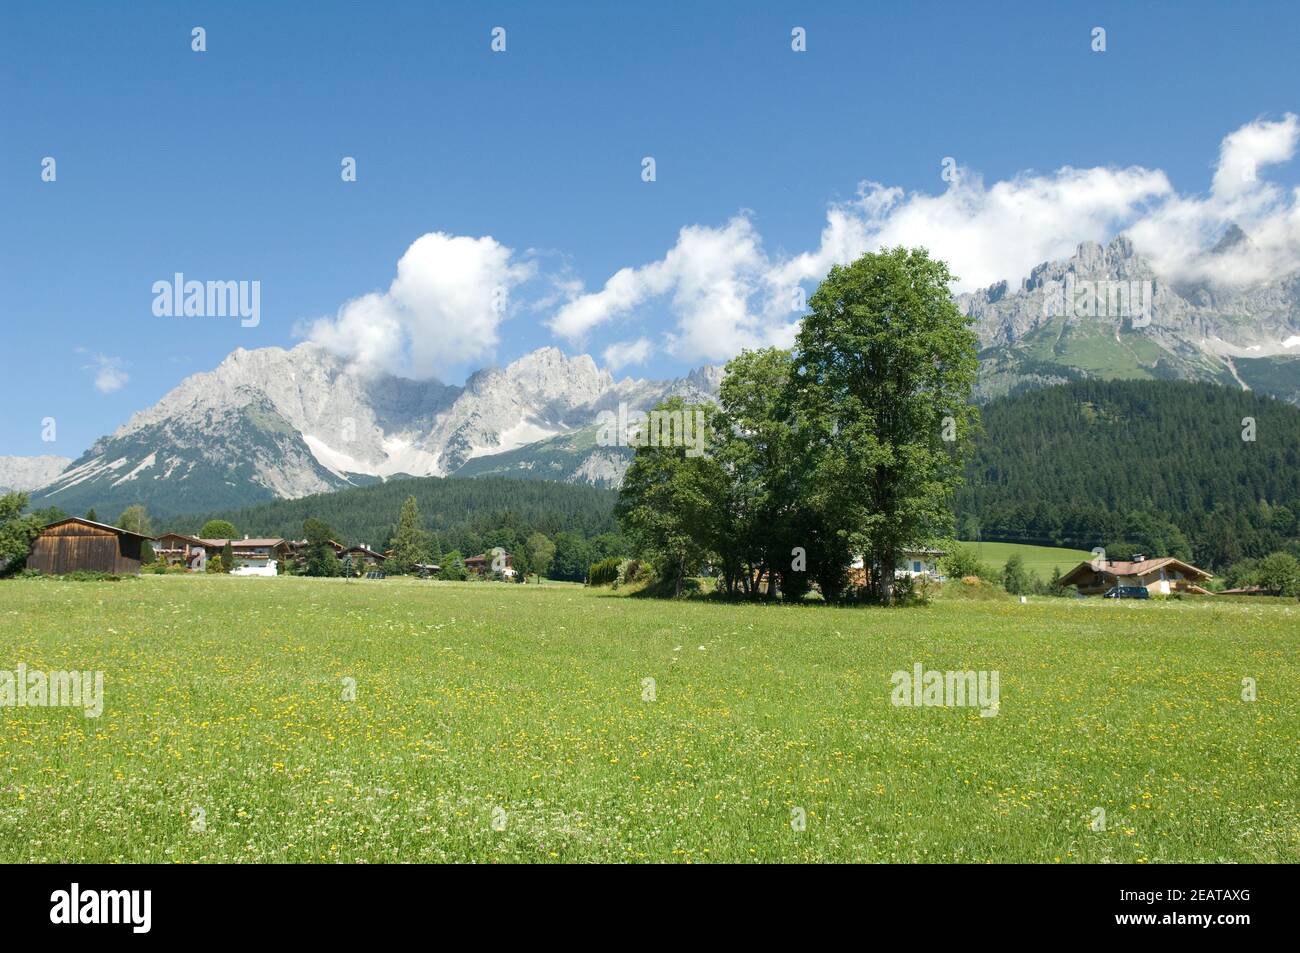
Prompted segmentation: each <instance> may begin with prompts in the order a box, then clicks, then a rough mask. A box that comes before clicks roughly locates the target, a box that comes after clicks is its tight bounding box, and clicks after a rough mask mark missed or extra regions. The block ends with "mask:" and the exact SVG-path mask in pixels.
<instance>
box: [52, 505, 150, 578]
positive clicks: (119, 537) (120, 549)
mask: <svg viewBox="0 0 1300 953" xmlns="http://www.w3.org/2000/svg"><path fill="white" fill-rule="evenodd" d="M148 540H149V537H148V536H141V535H140V534H139V533H130V532H127V531H126V530H124V529H119V528H118V527H116V526H107V525H105V524H104V523H94V522H91V521H90V520H84V519H82V518H81V517H79V516H70V517H68V518H67V519H64V520H58V521H57V522H54V523H51V524H50V525H48V526H46V527H45V528H44V529H42V530H41V535H39V536H37V537H36V539H35V540H34V541H33V542H32V551H31V554H30V555H29V556H28V557H27V568H28V569H39V570H40V571H41V572H43V573H46V574H47V575H52V576H57V575H62V574H63V573H68V572H77V571H78V570H84V571H86V572H114V573H118V574H126V573H138V572H139V571H140V559H141V547H142V546H143V545H144V544H145V543H146V542H147V541H148Z"/></svg>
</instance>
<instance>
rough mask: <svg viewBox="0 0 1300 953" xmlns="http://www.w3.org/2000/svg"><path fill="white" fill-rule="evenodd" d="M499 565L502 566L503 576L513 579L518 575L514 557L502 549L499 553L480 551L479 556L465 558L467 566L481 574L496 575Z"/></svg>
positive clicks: (468, 568) (473, 571) (471, 570)
mask: <svg viewBox="0 0 1300 953" xmlns="http://www.w3.org/2000/svg"><path fill="white" fill-rule="evenodd" d="M498 557H499V561H498ZM494 563H495V565H494ZM498 567H500V570H499V571H500V573H501V576H502V578H505V579H513V578H514V577H515V576H516V575H517V573H516V572H515V561H514V557H513V556H511V555H510V554H509V553H507V552H506V551H505V550H501V551H500V552H499V553H498V552H491V553H479V554H478V555H477V556H470V557H469V558H468V559H466V560H465V568H466V569H467V570H468V571H470V572H472V573H475V574H476V575H479V576H490V575H495V574H496V573H497V572H498Z"/></svg>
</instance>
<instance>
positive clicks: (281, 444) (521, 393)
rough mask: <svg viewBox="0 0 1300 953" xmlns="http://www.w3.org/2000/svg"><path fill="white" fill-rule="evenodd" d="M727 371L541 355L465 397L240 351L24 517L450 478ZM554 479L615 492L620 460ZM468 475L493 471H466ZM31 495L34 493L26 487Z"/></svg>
mask: <svg viewBox="0 0 1300 953" xmlns="http://www.w3.org/2000/svg"><path fill="white" fill-rule="evenodd" d="M720 381H721V369H720V368H713V367H705V368H700V369H698V370H696V371H693V372H692V373H691V374H690V375H689V376H687V377H685V378H681V379H679V380H675V381H648V380H636V379H632V378H625V379H623V380H618V381H616V380H615V379H614V378H613V376H612V375H611V374H610V373H609V372H608V371H607V370H602V369H600V368H598V367H597V366H596V363H595V361H593V360H592V358H591V357H589V356H587V355H581V356H578V357H572V358H571V357H566V356H565V355H564V354H563V353H562V352H561V351H560V350H559V349H558V348H553V347H546V348H542V349H540V350H538V351H534V352H532V353H531V354H527V355H525V356H523V357H521V358H519V359H518V360H517V361H514V362H513V363H511V364H509V365H507V366H506V367H504V368H488V369H485V370H480V371H477V372H476V373H474V374H473V375H471V376H470V377H469V379H468V380H467V381H466V382H465V385H464V387H455V386H450V385H446V384H441V383H438V382H436V381H427V382H417V381H412V380H407V379H404V378H398V377H390V376H379V377H363V376H360V375H357V374H355V373H353V372H351V371H350V370H349V369H348V368H347V366H346V365H345V363H344V362H343V361H341V360H340V359H339V358H337V357H336V356H334V355H333V354H332V353H331V352H329V351H327V350H325V349H324V348H322V347H320V346H318V345H316V344H311V343H305V344H300V345H298V346H297V347H294V348H292V349H291V350H285V349H283V348H278V347H268V348H260V349H258V350H252V351H248V350H244V349H242V348H241V349H239V350H236V351H234V352H233V353H231V354H230V355H229V356H228V357H227V358H226V359H225V360H224V361H222V362H221V364H220V365H219V366H218V367H217V368H215V369H214V370H212V371H208V372H205V373H200V374H195V375H193V376H191V377H188V378H186V379H185V380H184V381H182V382H181V383H180V385H178V386H177V387H176V388H174V389H173V390H172V391H171V392H169V393H168V394H166V395H165V396H164V397H163V398H162V400H160V401H159V402H158V403H157V404H155V405H154V406H153V407H150V408H148V409H147V410H143V411H141V412H139V413H137V414H135V415H134V416H133V417H132V418H131V419H130V420H129V421H128V422H127V423H126V424H125V425H124V426H122V427H120V428H119V429H118V430H117V431H115V432H114V433H113V434H111V435H109V436H106V437H102V438H100V439H99V440H97V441H96V442H95V444H94V445H93V446H92V447H91V448H90V449H89V450H87V451H86V452H85V453H84V454H82V455H81V456H80V457H79V458H77V459H76V460H73V461H70V462H66V461H65V463H66V466H65V467H62V468H59V470H57V471H55V472H56V473H57V475H54V476H52V477H51V476H47V477H46V478H45V479H44V480H42V481H40V483H38V484H37V487H38V488H37V489H36V491H35V492H33V493H32V505H33V506H38V507H39V506H49V505H57V506H59V507H61V508H63V509H64V510H67V511H68V512H80V511H81V510H83V509H85V508H86V507H89V506H95V507H97V509H98V510H99V511H100V512H104V513H106V514H107V513H115V512H117V511H119V510H120V509H121V508H123V507H125V506H127V505H130V504H131V503H144V504H145V505H147V506H148V507H149V509H150V511H151V512H154V513H158V514H176V513H184V512H193V511H196V510H201V509H213V508H223V507H233V506H241V505H245V504H247V503H251V502H256V501H258V500H263V499H272V498H277V497H278V498H296V497H301V496H306V495H308V494H311V493H320V492H325V491H329V490H334V489H339V488H342V487H346V486H357V485H363V484H366V483H372V482H375V481H376V480H383V479H392V478H398V477H403V476H449V475H454V474H458V473H461V472H462V471H464V470H466V468H467V466H468V465H469V464H472V463H474V462H475V461H477V460H480V459H485V458H489V457H494V456H497V455H500V454H504V453H508V452H511V451H515V450H516V449H518V448H521V447H524V446H526V445H530V444H536V443H537V442H538V441H545V440H546V439H548V438H554V437H560V436H567V435H569V434H573V433H577V432H581V431H583V430H584V429H589V428H591V427H592V426H593V425H594V423H595V420H596V416H597V414H599V413H600V411H602V410H615V411H616V410H617V408H618V405H619V403H620V402H625V403H627V405H628V406H629V407H633V408H643V409H648V408H650V407H651V406H653V405H654V404H655V403H656V402H657V401H659V400H661V399H663V398H664V397H666V396H668V395H670V394H681V395H683V396H685V397H687V398H688V399H691V400H701V399H715V398H716V396H717V387H718V384H719V383H720ZM591 433H592V436H591V446H590V448H589V452H588V453H587V456H588V457H590V458H591V459H590V460H588V461H579V462H578V463H577V464H575V465H574V467H573V472H568V470H566V471H565V472H564V473H562V474H558V477H559V478H561V479H564V478H570V479H571V482H590V483H598V484H608V485H613V484H617V483H618V482H619V481H620V480H621V478H622V474H623V470H624V469H625V468H626V459H625V457H626V456H627V455H628V454H627V451H625V450H624V448H617V447H615V448H611V450H612V451H613V452H611V453H605V452H603V449H602V448H599V447H596V446H595V440H594V430H593V431H591ZM470 472H492V470H491V468H483V467H479V468H477V469H475V468H471V470H470ZM28 482H31V481H30V480H29V481H28Z"/></svg>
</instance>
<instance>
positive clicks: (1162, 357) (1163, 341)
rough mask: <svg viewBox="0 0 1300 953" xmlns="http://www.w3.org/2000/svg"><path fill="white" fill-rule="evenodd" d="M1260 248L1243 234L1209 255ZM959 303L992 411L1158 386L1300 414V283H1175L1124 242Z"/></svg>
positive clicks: (1092, 248)
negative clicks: (1049, 390)
mask: <svg viewBox="0 0 1300 953" xmlns="http://www.w3.org/2000/svg"><path fill="white" fill-rule="evenodd" d="M1252 247H1253V245H1252V244H1251V242H1250V239H1249V237H1248V236H1247V235H1246V234H1245V233H1244V232H1242V231H1241V229H1239V228H1236V227H1235V226H1234V227H1233V228H1231V229H1229V230H1228V232H1227V233H1225V234H1224V236H1223V237H1222V238H1221V239H1220V241H1219V243H1218V244H1217V245H1216V246H1215V247H1214V248H1213V249H1212V250H1211V251H1209V252H1208V253H1207V255H1210V256H1215V255H1224V254H1226V253H1228V252H1232V253H1234V254H1238V255H1239V254H1242V253H1243V250H1244V251H1245V253H1247V254H1249V249H1250V248H1252ZM1125 296H1128V297H1127V299H1126V297H1125ZM956 300H957V304H958V307H960V308H961V309H962V311H963V312H964V313H966V314H968V315H970V316H971V317H972V318H974V319H975V331H976V333H977V335H978V336H979V342H980V347H981V349H982V350H981V353H980V362H981V377H980V385H979V391H978V393H979V396H980V397H982V398H985V399H987V398H989V397H993V396H996V395H998V394H1003V393H1007V392H1011V391H1017V390H1023V389H1025V388H1026V387H1034V386H1044V385H1047V384H1053V383H1062V382H1064V381H1069V380H1079V379H1081V378H1086V377H1106V378H1113V377H1123V378H1143V377H1148V378H1186V379H1193V380H1211V381H1218V382H1220V383H1224V384H1228V385H1232V386H1241V387H1253V388H1255V389H1257V390H1262V391H1265V392H1268V393H1272V394H1275V395H1277V396H1279V397H1282V398H1283V399H1286V400H1291V401H1293V402H1300V276H1296V275H1291V276H1287V277H1285V278H1279V279H1278V280H1275V281H1270V282H1266V283H1264V284H1260V285H1252V286H1249V287H1215V286H1211V285H1209V284H1206V283H1192V284H1178V283H1175V282H1169V281H1165V280H1162V279H1161V278H1159V277H1158V276H1157V275H1156V274H1155V272H1154V271H1153V270H1152V268H1151V266H1150V264H1149V263H1148V262H1147V261H1146V260H1145V259H1144V258H1142V257H1141V256H1140V255H1139V254H1138V253H1137V252H1136V250H1135V249H1134V247H1133V244H1132V242H1130V241H1129V239H1128V238H1127V237H1126V236H1123V235H1121V236H1119V237H1117V238H1115V239H1114V240H1112V241H1111V242H1110V243H1109V244H1108V245H1105V246H1102V245H1098V244H1096V243H1094V242H1085V243H1084V244H1082V245H1080V246H1079V248H1078V250H1077V251H1076V253H1075V254H1074V256H1073V257H1072V258H1069V259H1067V260H1065V261H1058V262H1044V263H1043V264H1041V265H1039V266H1038V267H1037V268H1035V269H1034V270H1033V271H1032V272H1031V273H1030V276H1029V277H1028V278H1027V279H1026V280H1025V281H1024V282H1023V284H1022V286H1021V288H1019V289H1018V290H1016V291H1009V289H1008V287H1007V284H1006V283H1005V282H1002V283H999V284H997V285H993V286H991V287H989V288H985V289H983V290H981V291H977V292H974V293H970V294H964V295H959V296H958V297H957V299H956Z"/></svg>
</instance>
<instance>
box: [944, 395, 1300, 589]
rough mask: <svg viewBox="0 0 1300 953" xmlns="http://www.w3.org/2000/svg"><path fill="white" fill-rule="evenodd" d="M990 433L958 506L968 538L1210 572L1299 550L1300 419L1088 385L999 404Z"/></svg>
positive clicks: (1259, 408) (991, 411) (1244, 403)
mask: <svg viewBox="0 0 1300 953" xmlns="http://www.w3.org/2000/svg"><path fill="white" fill-rule="evenodd" d="M1245 418H1251V419H1253V421H1254V426H1253V429H1252V428H1251V425H1250V420H1246V419H1245ZM983 422H984V434H983V435H982V436H981V437H980V438H979V439H978V441H977V443H976V451H975V454H974V456H973V459H972V461H971V462H970V464H969V466H968V467H967V472H966V484H965V486H964V487H963V488H962V489H961V491H959V493H958V496H957V500H956V508H957V512H958V514H959V521H958V527H959V530H960V531H961V534H962V535H963V536H964V537H966V538H973V537H974V536H975V534H976V533H979V535H980V536H981V537H982V538H984V539H996V540H1007V541H1012V542H1035V543H1043V544H1050V545H1064V546H1075V547H1079V548H1082V549H1091V548H1093V547H1094V546H1104V547H1105V548H1106V549H1107V552H1108V553H1110V554H1111V555H1120V556H1127V555H1129V552H1128V550H1129V549H1136V550H1141V551H1145V552H1148V553H1153V554H1159V555H1163V554H1173V555H1182V556H1184V557H1191V558H1192V559H1194V560H1195V562H1196V563H1197V564H1198V565H1203V566H1207V567H1208V568H1212V569H1214V568H1222V567H1223V566H1226V565H1228V564H1230V563H1232V562H1235V561H1236V560H1238V559H1240V558H1242V557H1244V556H1262V555H1265V554H1267V553H1269V552H1272V551H1274V550H1278V549H1291V550H1293V551H1294V550H1295V549H1296V545H1297V535H1298V533H1300V528H1298V527H1297V514H1300V408H1296V407H1293V406H1291V405H1289V404H1285V403H1282V402H1280V401H1278V400H1275V399H1272V398H1269V397H1261V396H1257V395H1256V394H1254V393H1251V392H1244V391H1240V390H1235V389H1233V388H1228V387H1222V386H1219V385H1215V384H1201V383H1187V382H1181V381H1081V382H1077V383H1073V384H1066V385H1063V386H1059V387H1050V388H1046V389H1043V390H1036V391H1029V392H1026V393H1022V394H1019V395H1017V396H1014V397H1009V398H1004V399H1000V400H996V401H994V402H992V403H990V404H988V405H987V406H986V407H985V408H984V411H983ZM1243 437H1245V438H1253V439H1243Z"/></svg>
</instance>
